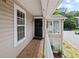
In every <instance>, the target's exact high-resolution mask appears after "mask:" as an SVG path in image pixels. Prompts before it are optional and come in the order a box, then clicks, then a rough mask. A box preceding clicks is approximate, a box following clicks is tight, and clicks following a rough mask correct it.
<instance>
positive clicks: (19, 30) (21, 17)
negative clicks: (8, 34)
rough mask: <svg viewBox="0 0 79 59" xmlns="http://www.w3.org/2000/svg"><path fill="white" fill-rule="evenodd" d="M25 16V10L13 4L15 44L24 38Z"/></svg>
mask: <svg viewBox="0 0 79 59" xmlns="http://www.w3.org/2000/svg"><path fill="white" fill-rule="evenodd" d="M25 16H26V11H25V10H23V9H22V8H21V7H19V6H18V5H16V4H15V5H14V19H15V22H14V23H15V24H14V26H15V28H14V32H15V34H14V37H15V38H14V39H15V46H17V45H18V44H20V43H21V42H22V41H24V40H25V38H26V17H25Z"/></svg>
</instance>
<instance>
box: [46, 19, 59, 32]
mask: <svg viewBox="0 0 79 59" xmlns="http://www.w3.org/2000/svg"><path fill="white" fill-rule="evenodd" d="M59 27H60V24H59V21H54V20H53V21H47V28H48V32H49V33H59V31H60V29H59Z"/></svg>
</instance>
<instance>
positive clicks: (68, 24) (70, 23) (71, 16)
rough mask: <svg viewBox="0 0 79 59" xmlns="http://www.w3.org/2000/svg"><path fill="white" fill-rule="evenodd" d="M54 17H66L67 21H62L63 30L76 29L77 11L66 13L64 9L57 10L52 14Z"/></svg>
mask: <svg viewBox="0 0 79 59" xmlns="http://www.w3.org/2000/svg"><path fill="white" fill-rule="evenodd" d="M54 14H55V15H63V16H65V17H67V19H66V20H65V21H64V28H69V29H75V28H76V27H77V25H76V19H75V17H76V16H79V12H78V11H77V12H76V11H70V12H67V9H66V8H60V9H57V10H56V11H55V12H54Z"/></svg>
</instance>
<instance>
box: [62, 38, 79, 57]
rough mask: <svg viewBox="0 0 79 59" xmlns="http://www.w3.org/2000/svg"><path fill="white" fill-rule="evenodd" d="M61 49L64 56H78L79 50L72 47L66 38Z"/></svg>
mask: <svg viewBox="0 0 79 59" xmlns="http://www.w3.org/2000/svg"><path fill="white" fill-rule="evenodd" d="M63 50H64V57H65V58H79V52H78V51H77V50H76V49H74V48H73V47H72V46H71V45H70V44H69V43H68V42H67V41H66V40H65V41H64V46H63Z"/></svg>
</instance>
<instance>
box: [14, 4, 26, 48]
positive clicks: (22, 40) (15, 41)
mask: <svg viewBox="0 0 79 59" xmlns="http://www.w3.org/2000/svg"><path fill="white" fill-rule="evenodd" d="M17 9H18V10H20V11H22V12H23V13H25V37H24V38H23V39H21V40H20V41H17V14H16V13H17ZM25 39H26V11H25V10H24V9H23V8H21V7H20V6H19V5H17V4H16V3H14V47H16V46H18V45H20V44H21V43H22V42H24V40H25Z"/></svg>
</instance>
